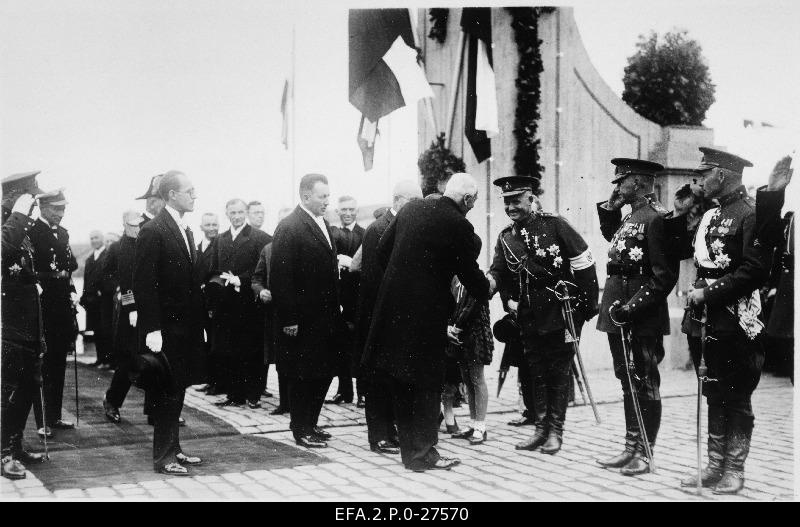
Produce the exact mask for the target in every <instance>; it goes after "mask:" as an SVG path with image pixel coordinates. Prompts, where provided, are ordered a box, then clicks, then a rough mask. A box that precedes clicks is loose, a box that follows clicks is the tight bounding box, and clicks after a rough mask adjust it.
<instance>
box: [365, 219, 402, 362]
mask: <svg viewBox="0 0 800 527" xmlns="http://www.w3.org/2000/svg"><path fill="white" fill-rule="evenodd" d="M392 220H394V214H392V211H391V210H387V211H386V213H384V214H383V216H381V217H380V218H378V219H376V220H375V221H373V222H372V223H370V224H369V226H367V228H366V230H365V231H364V239H363V241H362V242H361V281H360V284H359V289H358V304H357V308H356V310H357V313H356V355H358V356H359V357H362V358H363V354H364V345H365V344H366V343H367V334H368V333H369V326H370V323H371V322H372V310H373V308H374V307H375V299H376V298H377V297H378V289H379V288H380V286H381V280H382V279H383V271H384V268H383V266H382V265H381V264H380V262H379V261H378V242H380V240H381V236H383V233H384V232H385V231H386V229H387V228H389V224H390V223H391V222H392Z"/></svg>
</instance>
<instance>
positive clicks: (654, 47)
mask: <svg viewBox="0 0 800 527" xmlns="http://www.w3.org/2000/svg"><path fill="white" fill-rule="evenodd" d="M636 48H637V51H636V54H634V55H633V56H631V57H628V65H627V66H626V67H625V77H624V78H623V79H622V81H623V82H624V84H625V90H624V91H623V93H622V100H623V101H625V102H626V103H628V106H630V107H631V108H633V109H634V110H635V111H636V112H637V113H638V114H639V115H642V116H643V117H646V118H647V119H650V120H651V121H654V122H656V123H658V124H660V125H662V126H666V125H671V124H688V125H701V124H702V123H703V120H704V119H705V118H706V112H707V111H708V108H709V107H710V106H711V105H712V104H713V103H714V84H712V83H711V76H710V75H709V72H708V65H707V64H706V61H705V58H704V57H703V55H702V50H701V49H700V45H699V44H698V43H697V41H696V40H692V39H690V38H688V36H687V32H686V31H678V32H675V33H672V32H670V33H667V34H665V35H664V39H663V42H660V41H659V37H658V34H657V33H655V32H653V31H651V32H650V36H649V37H645V36H644V35H640V36H639V42H637V43H636Z"/></svg>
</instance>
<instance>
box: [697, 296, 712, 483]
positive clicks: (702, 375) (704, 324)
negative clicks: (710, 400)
mask: <svg viewBox="0 0 800 527" xmlns="http://www.w3.org/2000/svg"><path fill="white" fill-rule="evenodd" d="M695 320H696V319H695ZM699 322H700V360H699V361H698V364H697V494H701V493H702V490H703V484H702V483H703V482H702V477H703V453H702V438H701V436H700V434H701V432H702V430H701V428H702V415H703V385H704V384H705V382H706V381H714V380H716V379H710V378H709V377H708V366H706V343H707V341H708V340H709V339H712V338H713V337H709V335H708V306H707V305H706V304H703V313H702V315H701V316H700V320H699Z"/></svg>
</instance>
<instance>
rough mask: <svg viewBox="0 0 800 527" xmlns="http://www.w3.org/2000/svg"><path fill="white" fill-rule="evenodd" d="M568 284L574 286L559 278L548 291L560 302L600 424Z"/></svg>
mask: <svg viewBox="0 0 800 527" xmlns="http://www.w3.org/2000/svg"><path fill="white" fill-rule="evenodd" d="M568 285H573V286H574V285H575V284H573V283H571V282H567V281H565V280H559V281H558V283H557V284H556V285H555V288H553V289H550V288H548V289H550V291H552V292H553V294H554V295H555V296H556V299H557V300H559V301H560V302H561V315H562V316H563V317H564V322H565V323H566V325H567V331H569V334H570V337H571V340H572V349H573V350H574V351H575V360H577V362H578V369H579V370H580V374H581V377H583V381H584V384H585V385H586V395H587V396H588V397H589V404H591V405H592V412H594V419H595V421H597V424H601V422H600V412H598V411H597V405H596V404H595V403H594V398H593V397H592V389H591V388H590V387H589V378H588V377H586V370H585V369H584V367H583V359H582V358H581V350H580V346H579V338H578V332H577V331H576V330H575V319H574V318H572V311H573V309H572V302H571V300H572V298H573V297H572V296H570V294H569V289H568V287H567V286H568ZM576 287H577V286H576ZM559 288H561V289H562V290H563V292H560V291H559Z"/></svg>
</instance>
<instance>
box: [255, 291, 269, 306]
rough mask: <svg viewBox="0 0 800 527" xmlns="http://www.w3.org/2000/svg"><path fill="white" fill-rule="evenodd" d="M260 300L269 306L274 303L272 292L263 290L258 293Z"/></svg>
mask: <svg viewBox="0 0 800 527" xmlns="http://www.w3.org/2000/svg"><path fill="white" fill-rule="evenodd" d="M258 298H259V300H261V301H262V302H263V303H265V304H269V303H270V302H272V293H271V292H270V290H269V289H262V290H261V291H260V292H259V293H258Z"/></svg>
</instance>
